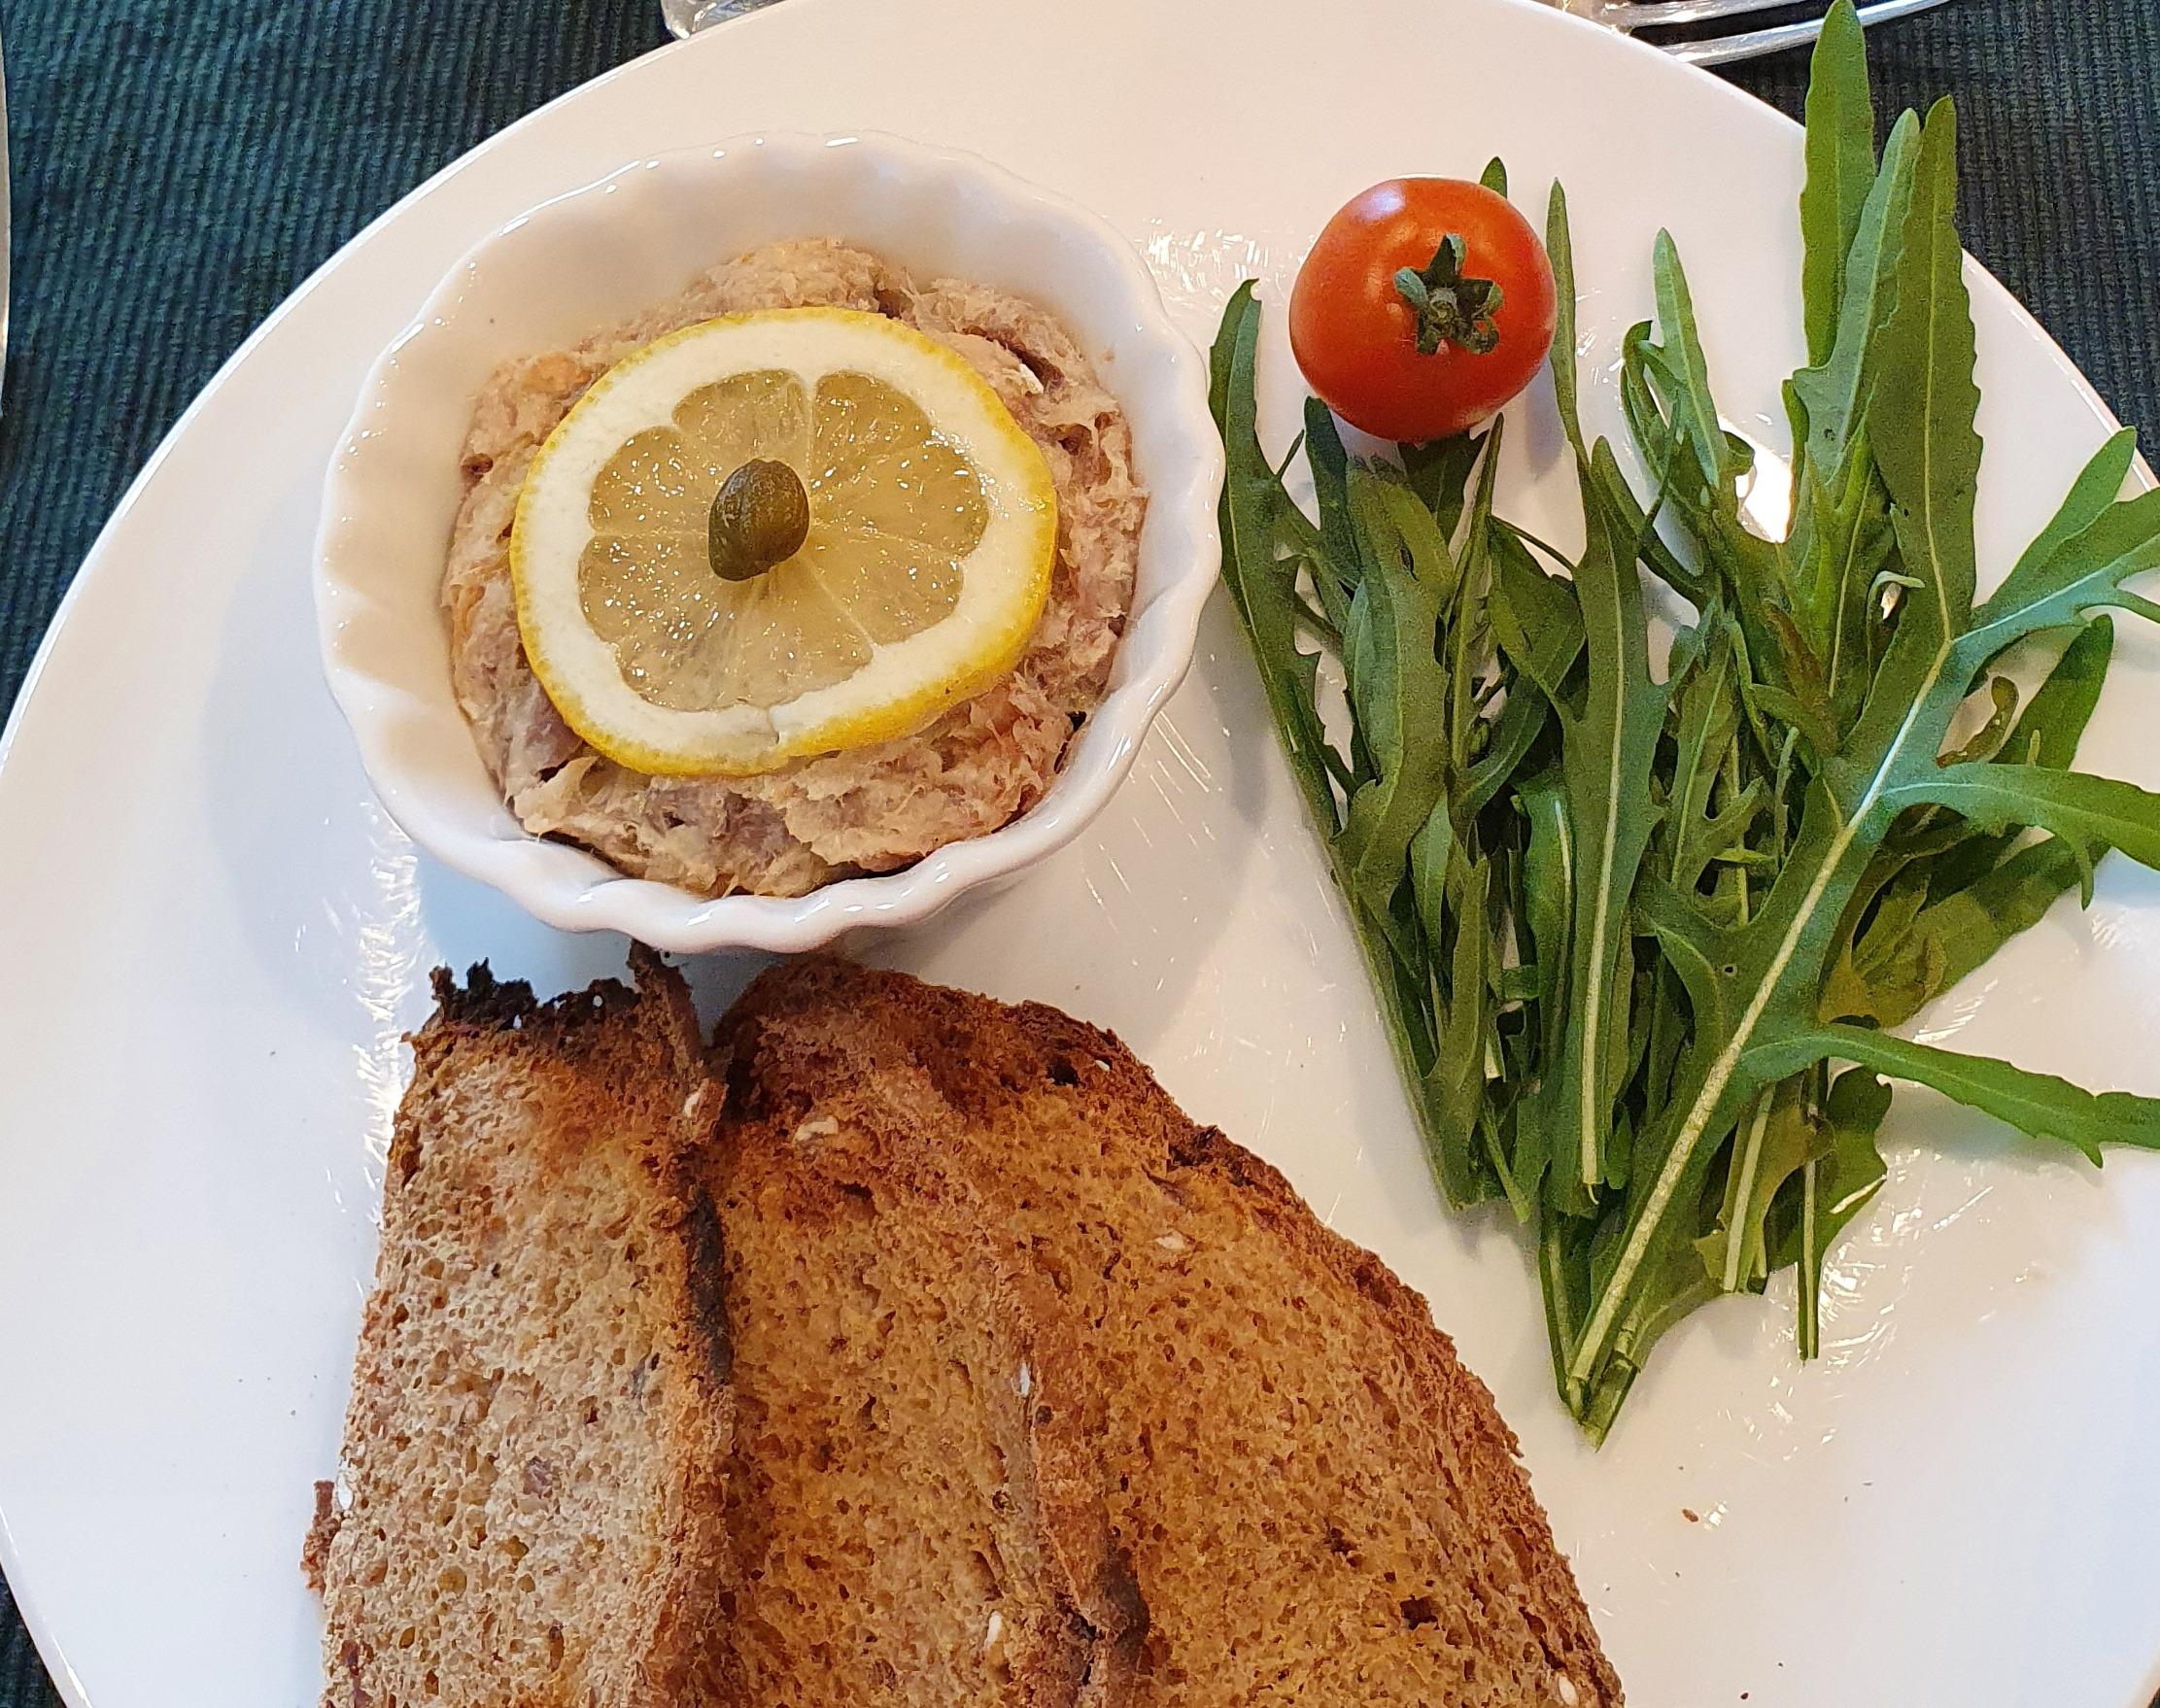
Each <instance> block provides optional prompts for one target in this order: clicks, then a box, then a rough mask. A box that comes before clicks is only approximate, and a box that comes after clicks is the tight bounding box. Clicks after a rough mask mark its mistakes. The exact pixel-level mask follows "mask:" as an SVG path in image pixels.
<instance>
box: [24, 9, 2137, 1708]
mask: <svg viewBox="0 0 2160 1708" xmlns="http://www.w3.org/2000/svg"><path fill="white" fill-rule="evenodd" d="M801 3H802V0H798V4H801ZM813 3H814V0H813ZM1486 3H1489V4H1492V5H1498V6H1507V7H1517V8H1525V9H1529V10H1534V11H1537V12H1539V13H1540V14H1542V13H1543V12H1544V8H1543V7H1542V6H1540V5H1538V4H1537V0H1486ZM761 16H762V15H747V16H744V17H737V18H735V19H732V20H730V21H729V22H727V23H726V24H724V25H722V26H719V27H718V28H717V29H716V30H715V31H714V32H712V35H720V34H723V33H725V32H729V31H735V30H741V29H749V28H754V27H757V26H758V24H759V22H760V17H761ZM1552 21H1553V22H1555V23H1556V24H1563V25H1565V26H1569V27H1574V28H1577V29H1580V30H1598V31H1599V33H1600V35H1602V34H1603V33H1604V32H1603V31H1602V30H1601V29H1600V26H1597V25H1595V24H1593V23H1591V22H1589V21H1588V20H1586V19H1582V18H1578V17H1567V16H1564V15H1563V16H1560V17H1555V18H1554V19H1553V20H1552ZM704 39H710V38H709V37H708V38H704ZM695 45H696V44H695V43H693V44H678V43H664V44H662V45H660V46H659V47H657V48H655V49H653V50H651V51H648V52H646V53H642V54H639V55H638V56H636V57H635V58H634V59H631V60H628V61H625V62H624V63H623V64H621V65H618V66H616V67H613V68H611V69H610V70H608V71H607V72H605V73H602V74H601V75H600V76H599V77H597V78H594V79H592V80H589V81H588V82H587V83H585V84H583V85H578V86H577V87H575V88H572V89H569V90H566V91H564V92H563V93H562V94H559V95H557V96H555V97H553V98H552V99H551V100H549V101H548V102H546V103H544V104H543V105H541V106H540V107H537V108H535V109H533V110H532V111H531V113H528V114H526V115H524V116H522V117H521V118H520V119H518V120H515V121H514V122H512V123H511V124H509V125H507V126H505V127H504V128H503V129H502V130H500V131H497V132H496V133H495V134H494V135H493V136H490V137H488V138H487V139H485V140H483V141H482V142H481V143H480V144H478V145H476V146H475V147H474V148H473V149H471V150H469V151H467V152H466V153H465V154H461V155H460V156H458V157H457V158H456V159H454V160H452V161H450V162H448V163H446V164H445V165H444V166H443V167H441V168H440V169H438V170H437V171H436V172H434V173H432V174H430V175H429V177H428V178H426V179H425V180H423V181H422V182H421V183H420V184H419V185H417V186H415V187H414V188H412V189H410V190H408V191H406V192H405V193H404V194H403V195H401V196H399V197H398V198H397V199H396V200H395V201H394V202H393V203H392V204H391V205H390V206H389V207H387V208H385V209H384V210H383V211H382V212H381V213H380V214H378V215H377V216H375V218H373V219H372V220H370V221H369V222H367V223H366V224H365V225H363V226H362V227H361V228H360V231H358V232H356V233H355V234H354V236H353V237H352V238H350V239H349V240H348V241H347V242H346V243H344V244H343V245H341V246H340V247H339V248H338V250H337V251H336V252H335V253H333V254H332V255H331V256H328V257H327V258H326V260H325V261H324V262H323V263H322V264H321V265H320V266H318V267H317V268H315V269H314V270H313V271H312V272H311V273H310V274H309V275H308V276H307V278H306V279H305V280H303V281H302V282H301V284H300V285H299V286H297V287H296V288H295V289H294V290H293V291H292V292H291V294H289V295H288V296H287V297H286V298H285V299H284V300H283V301H282V302H281V303H280V304H279V305H278V306H277V307H276V308H275V309H273V310H272V311H271V313H270V314H269V315H268V316H266V317H265V318H264V320H263V321H262V322H261V323H259V324H258V325H257V326H256V328H255V329H254V330H253V331H251V332H250V333H249V334H248V335H247V337H246V338H244V339H243V340H242V342H241V343H240V344H239V346H238V347H237V348H236V349H235V350H234V351H233V353H232V355H231V356H229V357H228V358H227V359H225V360H224V361H223V363H221V364H220V366H219V367H218V368H217V370H216V371H215V372H214V373H213V375H212V376H211V378H210V379H209V380H208V381H207V382H206V383H205V385H204V387H203V389H202V390H201V391H200V392H199V393H197V394H196V396H195V397H194V398H193V399H192V400H191V401H190V402H189V405H188V406H187V408H186V409H184V410H183V411H182V413H181V414H180V415H179V416H178V417H177V418H176V419H175V421H174V422H173V424H172V426H171V427H169V428H168V429H167V430H166V432H165V433H164V435H163V436H162V437H161V438H160V439H159V441H158V444H157V446H156V447H155V449H154V451H153V453H152V455H151V456H150V458H149V459H148V460H147V461H146V462H145V463H144V465H143V467H142V468H141V469H140V470H139V471H138V472H137V474H136V475H135V476H134V478H133V479H132V480H130V481H129V483H128V484H127V486H126V487H125V489H124V490H123V492H122V494H121V496H120V499H119V501H118V502H117V503H116V505H115V507H114V509H113V511H112V513H111V515H110V516H109V517H108V518H107V520H106V522H105V523H104V524H103V525H102V526H101V527H100V529H98V531H97V533H96V535H95V536H94V537H93V539H92V542H91V544H90V546H89V548H88V550H87V551H86V554H85V557H84V560H83V563H82V565H81V566H80V568H79V571H78V573H77V574H76V575H75V576H74V577H73V578H72V579H71V581H70V583H69V585H68V587H67V589H66V590H65V591H64V593H63V595H62V597H61V598H60V600H59V601H58V603H57V604H56V606H55V608H54V611H53V613H52V616H51V620H50V621H49V623H48V626H47V629H46V631H45V633H44V635H43V636H42V637H41V639H40V641H39V644H38V646H37V647H36V649H35V650H34V652H33V654H32V657H31V660H30V662H29V664H28V666H26V668H25V670H24V673H23V676H22V679H21V682H20V684H19V686H18V688H17V694H16V698H15V701H14V703H13V705H12V706H11V708H10V711H9V714H8V717H7V719H6V721H5V724H4V726H0V769H4V767H5V765H6V763H7V761H8V759H9V757H10V756H11V754H12V752H13V750H14V747H15V744H16V742H17V737H18V735H19V734H20V732H21V730H22V728H23V727H24V726H25V724H26V723H27V720H28V715H29V709H30V706H31V704H32V702H33V700H35V699H36V698H37V695H38V692H39V690H40V687H41V685H42V681H43V678H44V676H45V674H46V673H47V670H48V668H49V666H51V661H52V659H53V657H54V655H55V653H56V652H57V650H58V648H59V646H60V644H61V643H62V641H63V638H64V631H65V630H66V628H67V625H68V623H69V620H70V618H71V617H72V616H73V615H74V613H75V611H76V607H77V605H78V602H79V600H82V599H84V598H86V595H87V594H88V592H89V591H90V590H92V589H93V588H95V587H97V586H101V585H102V583H103V581H104V580H106V579H108V578H110V577H112V576H114V575H116V574H118V573H120V566H119V564H116V563H115V562H114V559H115V554H114V553H113V552H112V551H111V550H110V549H109V547H110V544H111V541H112V539H113V537H114V535H115V534H116V533H117V532H118V530H119V529H120V527H121V525H122V524H123V523H124V522H125V521H126V519H127V518H128V517H129V516H130V515H131V513H132V512H133V511H134V510H135V509H136V508H137V507H138V505H139V503H140V501H141V499H142V497H143V495H144V494H145V493H146V491H147V490H148V489H149V488H150V487H151V486H152V485H153V484H154V481H155V479H156V477H157V476H158V474H159V473H160V471H161V470H162V469H163V468H164V467H165V465H166V464H167V462H168V461H170V459H171V457H172V455H173V453H174V451H175V448H176V447H177V446H178V445H179V444H180V442H181V441H182V440H183V439H184V438H186V437H187V436H188V432H189V428H190V427H192V426H193V424H194V423H195V421H196V420H197V418H198V417H199V416H200V415H201V414H202V413H203V412H204V411H205V410H206V408H207V407H208V406H209V404H210V403H211V401H212V400H213V399H214V398H215V397H216V396H217V395H218V393H220V392H221V391H222V390H223V388H224V387H225V385H226V384H227V383H228V381H229V380H230V379H231V377H232V376H233V375H234V373H235V372H236V371H237V370H239V369H240V368H241V367H243V366H244V365H245V364H246V362H247V360H248V359H249V358H250V357H251V356H252V355H253V354H254V353H255V351H256V350H257V348H258V347H259V346H260V345H261V344H262V343H263V342H264V341H265V340H266V339H267V338H269V337H270V336H272V335H273V334H274V333H275V332H276V331H277V330H278V329H279V328H280V327H282V326H283V325H284V324H285V323H286V322H287V321H288V320H289V319H290V318H291V316H292V314H293V313H294V312H296V311H297V310H298V309H299V308H300V306H301V305H302V304H303V303H305V302H306V301H307V300H309V299H310V298H311V297H312V296H313V295H315V294H316V293H317V292H318V291H319V290H321V289H322V288H323V286H324V284H325V282H326V279H327V278H328V276H329V275H331V274H332V273H333V272H335V271H336V270H337V268H338V267H339V265H340V263H341V262H342V261H343V260H344V258H345V257H346V256H347V255H348V254H349V253H350V252H351V251H352V250H354V249H356V248H358V247H359V246H360V245H361V244H362V243H364V242H365V241H367V240H368V239H369V238H371V237H372V236H374V235H375V234H376V233H377V232H378V230H379V229H380V228H381V227H383V226H384V225H386V224H388V223H389V222H393V221H394V219H396V218H397V217H398V216H400V215H401V214H402V213H404V212H405V211H406V210H407V209H408V208H409V207H411V206H412V205H413V204H415V203H416V202H419V201H421V200H423V199H425V198H426V197H428V196H429V194H430V193H431V192H433V191H434V190H436V189H437V188H440V187H441V186H442V185H444V184H445V183H447V182H448V181H450V180H452V179H454V178H456V177H458V176H459V175H461V174H462V173H463V172H464V171H466V170H468V169H469V168H470V167H471V166H472V165H473V164H474V163H475V162H477V161H479V160H481V159H484V158H486V157H488V156H490V155H492V154H495V153H496V152H497V151H498V150H499V149H500V148H501V147H502V146H503V145H504V144H505V143H506V142H507V141H509V140H510V139H513V138H517V137H519V136H521V135H522V134H523V133H524V132H525V131H526V130H527V129H528V128H529V127H531V126H532V125H534V124H535V123H536V122H537V121H539V120H542V119H543V118H545V117H546V116H548V115H550V114H552V113H553V112H554V111H555V110H556V109H558V108H560V107H562V106H564V105H566V104H568V103H570V102H573V101H576V100H578V99H580V98H581V97H584V96H586V95H589V94H590V93H591V92H592V91H594V90H595V89H597V88H600V87H602V86H604V85H611V84H613V83H615V82H617V81H618V80H620V79H623V78H624V77H626V76H628V75H631V74H633V73H634V72H635V71H636V69H637V68H638V67H640V66H641V65H643V64H644V63H645V62H646V61H648V60H650V59H652V58H654V57H656V56H657V55H660V54H665V53H669V52H679V51H684V49H685V48H686V47H694V46H695ZM1612 46H1613V47H1614V48H1618V49H1624V50H1625V51H1633V52H1638V53H1650V54H1653V55H1656V53H1657V51H1656V50H1655V49H1652V48H1650V47H1648V46H1647V45H1646V44H1643V43H1640V42H1616V43H1614V44H1612ZM1659 57H1662V55H1659ZM1684 69H1685V70H1686V71H1687V72H1688V73H1690V74H1692V75H1693V76H1695V77H1697V78H1698V79H1700V80H1703V81H1705V82H1707V83H1708V84H1709V85H1712V86H1714V87H1716V88H1718V89H1720V90H1722V91H1723V92H1724V93H1725V95H1726V96H1728V97H1730V98H1731V100H1733V101H1735V102H1738V103H1741V104H1744V105H1746V106H1747V107H1749V108H1751V109H1753V108H1756V107H1759V106H1760V105H1761V103H1758V102H1756V101H1755V99H1754V97H1752V96H1750V95H1748V94H1747V93H1746V92H1745V91H1742V90H1740V89H1738V88H1736V87H1735V86H1734V85H1730V84H1727V83H1725V82H1724V81H1723V80H1722V79H1720V78H1718V77H1717V76H1715V75H1714V74H1712V73H1709V72H1706V71H1702V70H1700V69H1699V68H1697V67H1692V66H1690V67H1685V68H1684ZM1771 116H1772V117H1774V118H1776V119H1777V120H1779V121H1780V122H1781V123H1782V124H1783V125H1784V126H1785V128H1786V129H1787V130H1789V131H1791V132H1794V133H1796V134H1797V133H1798V131H1799V128H1800V127H1799V126H1798V125H1797V124H1796V123H1795V122H1794V121H1793V120H1789V119H1785V118H1784V117H1783V116H1782V115H1778V114H1775V113H1774V111H1773V112H1772V114H1771ZM1758 117H1760V115H1758ZM1967 274H1968V278H1969V281H1971V282H1973V283H1975V284H1977V285H1978V286H1979V287H1980V288H1981V289H1982V290H1985V292H1986V293H1987V294H1988V296H1989V297H1990V298H1991V299H1993V301H1994V303H1995V306H1996V309H1997V310H1998V312H2000V311H2002V310H2007V311H2008V314H2009V315H2010V317H2012V319H2013V320H2014V322H2015V323H2016V324H2017V325H2019V327H2020V328H2021V329H2022V330H2023V331H2024V332H2025V333H2026V334H2027V335H2028V336H2029V337H2030V339H2031V341H2032V342H2033V343H2034V344H2035V345H2037V346H2039V347H2040V348H2042V349H2044V351H2045V352H2046V353H2047V355H2048V357H2049V359H2050V360H2051V362H2052V364H2053V365H2054V367H2055V368H2056V369H2057V370H2058V372H2059V375H2060V376H2061V378H2062V379H2063V380H2064V381H2066V382H2067V383H2068V387H2069V389H2070V390H2072V391H2074V393H2075V394H2076V396H2077V397H2078V398H2079V400H2080V401H2082V402H2083V403H2084V404H2085V405H2086V406H2087V407H2088V408H2089V410H2090V411H2091V413H2092V415H2093V416H2094V417H2095V419H2096V420H2099V421H2102V422H2104V423H2107V424H2109V426H2115V425H2119V424H2118V422H2117V418H2116V417H2115V415H2114V414H2113V412H2112V410H2111V409H2110V408H2109V405H2108V404H2107V402H2106V401H2105V399H2103V398H2102V397H2101V395H2100V394H2099V393H2098V392H2097V391H2096V390H2095V388H2094V387H2093V386H2092V384H2091V382H2090V381H2089V380H2088V379H2087V378H2086V377H2085V375H2084V374H2083V373H2082V372H2081V371H2080V370H2079V369H2078V368H2077V367H2076V366H2075V364H2074V362H2073V361H2072V360H2071V359H2070V358H2069V357H2068V355H2067V354H2066V353H2065V352H2063V350H2062V349H2061V347H2060V346H2059V344H2057V343H2056V341H2055V340H2054V339H2053V337H2052V336H2051V335H2050V334H2048V333H2047V332H2046V330H2045V328H2044V327H2043V326H2042V325H2040V322H2039V320H2038V319H2037V317H2036V316H2035V315H2033V314H2032V312H2031V311H2029V310H2028V309H2027V308H2026V307H2025V306H2024V304H2023V303H2021V302H2020V301H2018V300H2017V298H2015V297H2014V296H2013V295H2012V294H2011V293H2010V292H2009V290H2007V288H2006V287H2005V286H2004V285H2002V283H2001V282H2000V281H1999V280H1997V279H1996V278H1995V277H1994V276H1993V275H1992V274H1991V273H1988V272H1987V271H1986V270H1985V269H1984V268H1982V267H1981V266H1980V265H1979V264H1978V263H1977V262H1976V261H1974V260H1972V259H1971V257H1970V256H1969V257H1968V260H1967ZM2133 480H2134V481H2135V483H2136V484H2138V485H2139V486H2141V487H2143V488H2150V487H2153V486H2155V485H2160V479H2156V478H2155V475H2154V473H2153V470H2152V468H2151V466H2150V465H2149V463H2148V462H2147V461H2146V460H2145V459H2144V458H2143V456H2140V457H2139V458H2138V459H2137V460H2136V465H2135V470H2134V474H2133ZM17 1558H18V1556H17V1551H16V1547H15V1544H14V1540H13V1536H12V1533H11V1532H10V1530H9V1528H8V1523H7V1514H6V1505H5V1502H4V1501H0V1572H4V1573H6V1574H7V1575H8V1581H9V1586H10V1589H11V1593H12V1595H13V1598H14V1600H15V1603H16V1607H17V1614H18V1617H19V1618H20V1619H21V1621H22V1623H24V1625H25V1626H26V1627H27V1628H28V1629H29V1632H30V1634H31V1637H32V1639H33V1641H34V1643H35V1644H36V1646H37V1648H38V1651H39V1654H40V1656H41V1658H43V1659H44V1660H45V1662H46V1664H47V1666H48V1667H49V1669H50V1670H51V1673H52V1676H53V1680H54V1683H55V1685H56V1687H57V1689H58V1690H59V1692H60V1694H61V1696H62V1697H63V1699H64V1700H66V1701H67V1702H68V1703H69V1704H70V1708H92V1704H91V1703H90V1700H89V1697H88V1695H87V1693H86V1691H85V1690H84V1688H83V1686H82V1685H81V1683H80V1681H79V1680H78V1679H77V1678H76V1677H75V1675H74V1673H73V1672H72V1670H71V1669H70V1668H69V1667H68V1665H67V1663H66V1660H65V1657H64V1654H63V1652H62V1650H61V1647H60V1645H59V1642H58V1637H57V1633H56V1632H55V1631H54V1630H53V1629H52V1628H51V1624H50V1623H49V1622H48V1620H47V1619H46V1617H45V1613H44V1609H43V1607H42V1604H41V1602H40V1600H39V1597H38V1595H37V1594H36V1592H35V1591H34V1590H33V1589H30V1588H25V1587H24V1586H23V1585H22V1584H21V1583H20V1582H18V1581H17V1577H16V1575H15V1574H16V1567H17ZM2148 1686H2149V1687H2160V1657H2156V1658H2155V1661H2154V1663H2153V1668H2152V1672H2151V1676H2150V1679H2149V1680H2148ZM2142 1701H2143V1698H2141V1699H2140V1703H2138V1704H2126V1705H2125V1708H2141V1705H2142Z"/></svg>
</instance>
